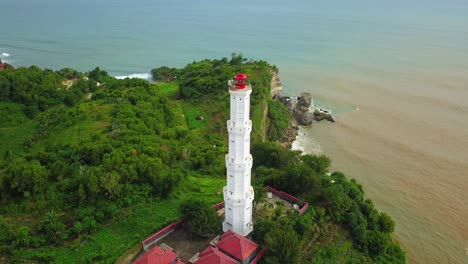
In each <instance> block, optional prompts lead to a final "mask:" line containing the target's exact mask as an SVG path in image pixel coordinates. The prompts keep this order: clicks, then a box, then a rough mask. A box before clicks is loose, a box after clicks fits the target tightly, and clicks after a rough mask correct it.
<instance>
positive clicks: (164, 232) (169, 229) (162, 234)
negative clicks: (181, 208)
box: [141, 219, 184, 251]
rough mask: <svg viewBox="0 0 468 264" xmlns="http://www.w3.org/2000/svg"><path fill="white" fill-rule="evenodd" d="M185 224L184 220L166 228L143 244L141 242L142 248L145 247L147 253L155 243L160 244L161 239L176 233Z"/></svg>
mask: <svg viewBox="0 0 468 264" xmlns="http://www.w3.org/2000/svg"><path fill="white" fill-rule="evenodd" d="M183 223H184V219H180V220H179V221H177V222H175V223H172V224H170V225H168V226H166V227H165V228H163V229H161V230H159V231H158V232H157V233H155V234H153V235H152V236H150V237H148V238H147V239H145V240H143V242H141V246H142V247H143V249H144V250H145V251H147V250H148V249H149V248H150V247H151V246H152V245H153V244H154V243H156V242H158V241H159V240H160V239H161V238H163V237H165V236H166V235H168V234H169V233H171V232H172V231H174V229H176V228H177V227H179V226H180V225H182V224H183Z"/></svg>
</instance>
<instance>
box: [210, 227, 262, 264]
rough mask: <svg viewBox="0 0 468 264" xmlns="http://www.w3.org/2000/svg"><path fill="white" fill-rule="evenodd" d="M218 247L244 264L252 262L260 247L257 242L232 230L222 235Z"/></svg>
mask: <svg viewBox="0 0 468 264" xmlns="http://www.w3.org/2000/svg"><path fill="white" fill-rule="evenodd" d="M216 247H217V248H218V249H219V250H220V251H221V252H223V253H225V254H227V255H228V256H230V257H233V258H234V259H236V260H238V261H239V262H241V263H242V264H247V263H250V261H251V260H252V259H253V258H255V256H256V253H258V251H259V249H260V248H259V245H258V244H257V243H255V242H253V241H251V240H249V239H248V238H245V237H244V236H242V235H240V234H237V233H235V232H232V231H230V230H228V231H227V232H226V233H224V234H223V235H222V236H221V238H220V240H219V242H218V244H217V245H216Z"/></svg>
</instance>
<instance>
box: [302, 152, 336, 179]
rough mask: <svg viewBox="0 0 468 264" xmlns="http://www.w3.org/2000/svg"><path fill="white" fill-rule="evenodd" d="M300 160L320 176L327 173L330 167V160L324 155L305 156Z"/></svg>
mask: <svg viewBox="0 0 468 264" xmlns="http://www.w3.org/2000/svg"><path fill="white" fill-rule="evenodd" d="M301 160H302V162H304V163H305V164H307V166H309V167H310V168H311V169H313V170H314V171H315V172H317V173H318V174H320V175H324V174H325V173H327V172H328V168H329V167H330V165H331V159H330V158H329V157H327V156H325V155H310V154H307V155H304V156H302V157H301Z"/></svg>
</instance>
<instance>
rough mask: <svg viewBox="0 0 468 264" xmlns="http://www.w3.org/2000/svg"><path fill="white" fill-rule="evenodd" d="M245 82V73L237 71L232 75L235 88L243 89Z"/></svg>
mask: <svg viewBox="0 0 468 264" xmlns="http://www.w3.org/2000/svg"><path fill="white" fill-rule="evenodd" d="M246 83H247V75H245V74H243V73H242V72H241V73H238V74H237V75H236V76H235V77H234V85H235V86H236V88H237V89H244V88H245V84H246Z"/></svg>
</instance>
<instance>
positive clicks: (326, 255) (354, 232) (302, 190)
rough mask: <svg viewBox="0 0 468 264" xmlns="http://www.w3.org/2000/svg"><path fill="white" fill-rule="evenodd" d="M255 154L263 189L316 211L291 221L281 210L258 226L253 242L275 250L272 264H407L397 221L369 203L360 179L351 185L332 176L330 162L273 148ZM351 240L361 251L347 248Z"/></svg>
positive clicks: (271, 145)
mask: <svg viewBox="0 0 468 264" xmlns="http://www.w3.org/2000/svg"><path fill="white" fill-rule="evenodd" d="M252 154H253V156H254V162H255V164H254V165H255V166H254V167H255V168H254V170H255V176H256V181H257V184H260V185H270V186H273V187H275V188H278V189H282V190H285V191H286V192H288V193H293V194H295V195H297V196H299V197H301V198H303V199H306V200H308V201H309V202H311V203H312V204H313V205H314V207H313V209H312V210H310V211H309V212H308V213H307V214H305V215H304V216H303V217H297V214H296V216H294V215H287V214H286V217H285V213H284V212H282V211H281V208H278V211H277V212H275V214H273V216H268V217H266V218H263V219H260V220H259V221H257V223H256V226H255V228H254V235H253V236H254V238H255V239H257V240H258V241H260V242H264V243H265V244H266V245H267V246H268V247H269V250H268V251H267V254H266V256H265V262H266V263H285V261H286V259H284V257H285V256H287V257H288V258H290V259H297V262H294V263H311V262H312V263H321V262H322V261H324V260H327V261H329V262H340V263H341V262H346V263H348V262H354V263H372V262H378V263H405V261H406V258H405V254H404V252H403V251H402V250H401V249H400V247H399V246H398V245H397V244H395V242H393V241H392V239H391V237H390V234H391V233H392V232H393V231H394V226H395V223H394V221H393V220H392V219H391V218H390V217H389V216H388V215H387V214H386V213H379V212H378V211H377V210H376V209H375V207H374V205H373V203H372V201H370V200H369V199H365V198H364V193H363V190H362V186H360V185H359V184H357V182H356V181H355V180H354V179H353V180H347V179H346V178H345V176H344V175H343V174H342V173H340V172H335V173H332V174H327V173H328V167H329V165H330V159H329V158H327V157H325V156H314V155H300V153H299V152H293V151H290V150H286V149H283V148H281V147H280V146H278V145H277V144H274V143H271V142H267V143H257V144H256V145H254V148H253V153H252ZM346 237H350V239H351V240H352V247H354V248H355V249H356V251H354V250H352V249H353V248H352V247H351V245H350V244H349V243H348V244H346V243H344V241H345V238H346ZM340 240H343V241H341V242H339V243H340V244H338V245H336V244H335V242H336V241H340ZM282 248H283V249H282ZM285 251H287V254H286V252H285ZM299 252H302V253H301V254H299ZM292 254H294V255H292Z"/></svg>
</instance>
